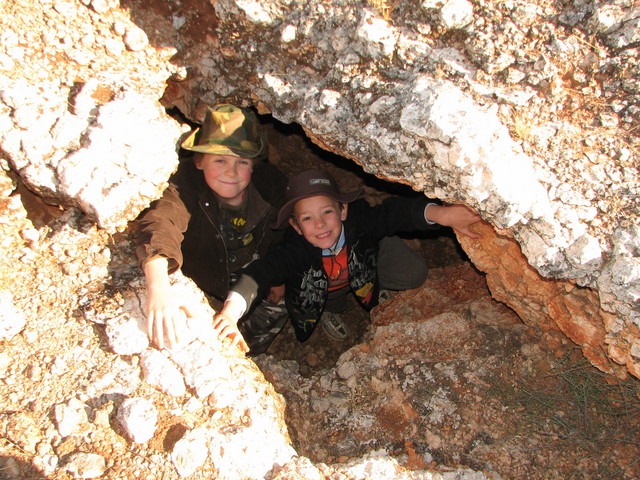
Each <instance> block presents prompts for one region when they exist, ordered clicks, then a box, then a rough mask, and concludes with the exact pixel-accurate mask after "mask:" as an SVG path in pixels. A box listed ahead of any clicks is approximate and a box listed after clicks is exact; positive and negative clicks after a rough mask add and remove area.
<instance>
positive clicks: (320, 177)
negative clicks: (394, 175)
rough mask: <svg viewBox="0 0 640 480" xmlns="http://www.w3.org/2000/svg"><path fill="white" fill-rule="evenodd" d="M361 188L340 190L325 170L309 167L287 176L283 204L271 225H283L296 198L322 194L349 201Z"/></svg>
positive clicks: (360, 191)
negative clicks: (287, 180)
mask: <svg viewBox="0 0 640 480" xmlns="http://www.w3.org/2000/svg"><path fill="white" fill-rule="evenodd" d="M362 192H363V189H362V188H360V189H358V190H356V191H353V192H346V193H342V192H340V189H339V188H338V184H337V183H336V181H335V179H334V178H333V177H332V176H331V174H330V173H329V172H327V171H325V170H320V169H311V170H305V171H304V172H302V173H298V174H297V175H294V176H292V177H291V178H289V183H288V184H287V190H286V192H285V204H284V205H283V206H282V208H280V211H279V212H278V218H277V220H276V223H275V224H274V225H273V226H274V227H275V228H281V227H284V225H285V222H286V221H287V219H288V218H289V217H291V213H292V212H293V208H294V207H295V204H296V202H297V201H298V200H302V199H303V198H307V197H314V196H316V195H324V196H326V197H329V198H331V199H332V200H335V201H336V202H340V203H350V202H353V201H354V200H356V199H357V198H359V197H360V196H361V195H362Z"/></svg>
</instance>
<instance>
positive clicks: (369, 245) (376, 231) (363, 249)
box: [232, 197, 438, 342]
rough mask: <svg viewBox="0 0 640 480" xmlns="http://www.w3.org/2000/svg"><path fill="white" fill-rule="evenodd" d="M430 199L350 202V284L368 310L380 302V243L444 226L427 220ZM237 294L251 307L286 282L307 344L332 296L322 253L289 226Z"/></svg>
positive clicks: (244, 274) (346, 224)
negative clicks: (378, 272)
mask: <svg viewBox="0 0 640 480" xmlns="http://www.w3.org/2000/svg"><path fill="white" fill-rule="evenodd" d="M427 203H429V200H428V199H426V198H424V197H420V198H412V199H407V198H400V197H391V198H388V199H386V200H385V201H384V202H383V203H381V204H380V205H377V206H375V207H371V206H369V204H368V203H367V202H366V201H365V200H362V199H361V200H357V201H355V202H353V203H351V204H349V210H348V214H347V219H346V220H345V222H344V227H345V237H346V246H347V249H348V250H347V255H348V266H349V282H350V284H351V288H352V290H353V291H354V293H355V295H356V297H357V298H358V300H359V301H360V303H361V304H362V306H363V307H364V308H365V309H367V310H369V309H371V308H373V307H374V306H376V305H377V303H378V291H379V282H378V275H377V268H376V267H377V258H378V242H379V241H380V239H382V238H383V237H386V236H390V235H394V234H396V233H399V232H412V231H421V230H429V229H433V228H438V226H437V225H430V224H429V223H427V221H426V220H425V218H424V209H425V207H426V206H427ZM239 273H240V274H241V276H240V279H239V280H238V282H237V283H236V284H235V285H234V286H233V288H232V290H233V291H235V292H237V293H239V294H240V295H242V296H243V298H244V299H245V300H246V302H247V305H248V306H249V308H250V307H251V305H253V303H254V302H255V301H256V300H257V299H262V298H263V297H264V296H265V295H266V294H267V293H268V291H269V288H270V287H272V286H276V285H281V284H283V283H284V284H285V286H286V289H285V301H286V305H287V310H288V312H289V316H290V318H291V321H292V324H293V327H294V330H295V333H296V337H297V338H298V340H299V341H301V342H304V341H305V340H307V339H308V338H309V337H310V336H311V333H313V330H314V329H315V327H316V324H317V322H318V320H319V319H320V316H321V314H322V311H323V309H324V305H325V302H326V299H327V295H328V278H327V275H326V273H325V271H324V268H323V266H322V250H321V249H320V248H318V247H314V246H313V245H311V244H310V243H309V242H307V241H306V240H305V239H304V237H303V236H302V235H298V234H297V233H296V232H295V230H293V229H292V228H289V229H288V231H287V234H286V236H285V239H284V241H283V242H282V243H281V244H280V245H278V246H277V247H276V248H274V249H273V250H272V251H271V252H269V254H267V255H266V256H265V257H264V258H262V259H261V260H257V261H255V262H253V263H251V264H250V265H249V266H248V267H247V268H245V269H243V270H241V271H240V272H239Z"/></svg>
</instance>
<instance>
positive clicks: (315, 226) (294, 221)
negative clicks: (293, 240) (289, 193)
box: [289, 195, 347, 248]
mask: <svg viewBox="0 0 640 480" xmlns="http://www.w3.org/2000/svg"><path fill="white" fill-rule="evenodd" d="M346 219H347V204H345V203H343V204H340V203H338V202H336V201H335V200H332V199H330V198H329V197H325V196H324V195H315V196H313V197H308V198H303V199H302V200H298V201H297V202H296V205H295V207H294V208H293V218H291V219H289V223H291V226H292V227H293V228H294V229H295V230H296V232H298V233H299V234H300V235H302V236H303V237H304V238H305V239H306V240H307V241H308V242H309V243H311V244H312V245H314V246H316V247H318V248H331V247H333V246H334V245H335V243H336V242H337V241H338V239H339V238H340V232H341V231H342V222H344V221H345V220H346Z"/></svg>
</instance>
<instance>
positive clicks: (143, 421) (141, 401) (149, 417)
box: [116, 397, 158, 443]
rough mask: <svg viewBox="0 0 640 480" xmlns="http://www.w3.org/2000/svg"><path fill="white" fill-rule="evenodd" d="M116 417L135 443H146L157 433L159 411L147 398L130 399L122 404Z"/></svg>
mask: <svg viewBox="0 0 640 480" xmlns="http://www.w3.org/2000/svg"><path fill="white" fill-rule="evenodd" d="M116 417H117V419H118V421H119V422H120V424H121V425H122V426H123V427H124V429H125V430H126V431H127V434H128V435H129V437H130V438H131V439H132V440H133V441H134V442H136V443H145V442H147V441H149V440H150V439H151V438H152V437H153V434H154V433H155V430H156V424H157V421H158V411H157V410H156V407H155V406H154V405H153V403H151V401H150V400H147V399H146V398H139V397H138V398H129V399H127V400H125V401H124V402H122V405H120V408H119V409H118V414H117V416H116Z"/></svg>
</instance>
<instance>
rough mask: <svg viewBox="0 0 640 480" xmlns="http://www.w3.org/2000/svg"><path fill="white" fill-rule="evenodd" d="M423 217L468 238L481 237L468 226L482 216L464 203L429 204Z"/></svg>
mask: <svg viewBox="0 0 640 480" xmlns="http://www.w3.org/2000/svg"><path fill="white" fill-rule="evenodd" d="M425 218H426V219H427V220H429V221H431V222H435V223H438V224H440V225H444V226H445V227H451V228H453V229H454V230H456V231H457V232H459V233H461V234H463V235H466V236H467V237H469V238H481V235H479V234H478V233H476V232H474V231H472V230H470V229H469V226H471V225H473V224H474V223H477V222H479V221H481V220H482V217H481V216H480V215H478V214H477V213H476V212H474V211H473V210H471V209H470V208H469V207H467V206H465V205H460V204H456V205H430V206H429V207H428V208H427V211H426V214H425Z"/></svg>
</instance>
